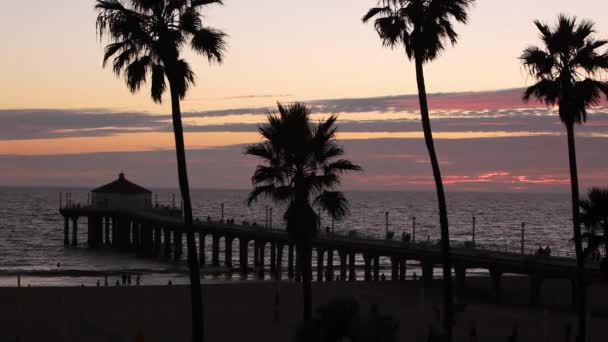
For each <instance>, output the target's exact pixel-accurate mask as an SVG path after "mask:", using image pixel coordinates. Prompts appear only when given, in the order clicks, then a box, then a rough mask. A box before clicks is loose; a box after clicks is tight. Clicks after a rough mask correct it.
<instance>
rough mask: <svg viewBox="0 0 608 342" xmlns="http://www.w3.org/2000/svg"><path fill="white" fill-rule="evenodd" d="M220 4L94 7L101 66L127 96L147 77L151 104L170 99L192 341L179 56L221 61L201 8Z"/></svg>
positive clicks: (129, 1)
mask: <svg viewBox="0 0 608 342" xmlns="http://www.w3.org/2000/svg"><path fill="white" fill-rule="evenodd" d="M221 3H222V2H221V1H220V0H154V1H152V0H124V1H119V0H97V3H96V4H95V9H96V10H97V11H98V17H97V31H98V33H99V36H100V38H103V37H104V36H107V37H108V38H109V41H110V43H109V44H108V45H107V46H106V48H105V55H104V66H105V65H106V63H107V62H108V61H109V60H110V59H112V58H113V70H114V72H115V73H116V74H117V75H121V74H124V77H125V81H126V83H127V86H128V87H129V90H131V92H136V91H138V90H139V89H140V87H141V86H142V85H143V84H144V83H145V82H146V80H148V77H149V80H150V83H151V90H150V93H151V96H152V100H154V102H157V103H160V102H161V101H162V97H163V94H164V93H165V92H166V91H167V90H168V91H169V93H170V95H171V108H172V114H173V131H174V133H175V150H176V154H177V170H178V176H179V187H180V191H181V195H182V200H183V209H184V228H185V230H186V235H187V247H188V266H189V268H190V284H191V296H192V298H191V300H192V339H193V341H197V342H198V341H202V340H203V338H204V329H203V328H204V326H203V308H202V295H201V287H200V270H199V264H198V257H197V251H196V245H195V241H194V231H193V226H192V204H191V201H190V190H189V185H188V173H187V168H186V154H185V150H184V137H183V128H182V119H181V109H180V100H181V99H183V98H184V97H185V96H186V92H187V91H188V89H189V88H190V87H191V86H192V85H193V84H194V77H195V76H194V73H193V72H192V70H191V68H190V65H189V64H188V62H187V61H186V60H184V59H183V58H182V57H181V50H182V49H183V48H184V46H185V45H186V44H189V45H190V47H191V48H192V49H193V50H194V51H195V52H197V53H200V54H202V55H203V56H205V57H207V58H208V60H209V61H210V62H211V61H216V62H221V61H222V57H223V53H224V48H225V40H224V39H225V34H224V33H222V32H220V31H217V30H215V29H213V28H209V27H207V26H205V25H204V24H203V22H202V19H201V17H202V15H201V10H202V9H203V8H204V7H205V6H207V5H210V4H221ZM167 86H168V89H167Z"/></svg>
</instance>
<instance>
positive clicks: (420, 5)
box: [362, 0, 475, 63]
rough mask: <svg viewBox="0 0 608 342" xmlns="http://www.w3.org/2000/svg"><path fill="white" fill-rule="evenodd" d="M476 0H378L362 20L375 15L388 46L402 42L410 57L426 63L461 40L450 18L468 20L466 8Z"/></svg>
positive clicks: (379, 30)
mask: <svg viewBox="0 0 608 342" xmlns="http://www.w3.org/2000/svg"><path fill="white" fill-rule="evenodd" d="M474 2H475V0H379V1H378V7H374V8H371V9H370V10H369V11H368V12H367V14H365V16H363V19H362V20H363V22H364V23H366V22H368V21H369V20H370V19H372V18H374V17H375V18H376V19H375V21H374V27H375V28H376V31H377V32H378V34H379V35H380V38H381V39H382V43H383V44H384V45H385V46H389V47H396V46H398V45H403V46H404V47H405V52H406V53H407V56H408V58H409V59H410V60H411V59H414V58H419V59H420V60H421V61H422V62H423V63H424V62H429V61H432V60H434V59H435V58H437V57H438V56H439V53H441V51H443V49H444V48H445V45H446V42H447V41H449V42H450V43H451V44H452V45H454V44H456V42H457V41H458V33H456V31H455V30H454V27H453V24H452V21H451V19H452V18H453V19H454V20H456V21H457V22H460V23H463V24H464V23H466V22H467V20H468V15H467V10H468V8H469V7H470V6H471V5H472V4H473V3H474Z"/></svg>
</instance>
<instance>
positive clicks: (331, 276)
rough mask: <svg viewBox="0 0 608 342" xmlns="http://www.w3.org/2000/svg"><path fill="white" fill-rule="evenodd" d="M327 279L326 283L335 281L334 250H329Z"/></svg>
mask: <svg viewBox="0 0 608 342" xmlns="http://www.w3.org/2000/svg"><path fill="white" fill-rule="evenodd" d="M326 278H327V279H325V280H326V281H333V280H334V251H333V250H332V249H328V250H327V277H326Z"/></svg>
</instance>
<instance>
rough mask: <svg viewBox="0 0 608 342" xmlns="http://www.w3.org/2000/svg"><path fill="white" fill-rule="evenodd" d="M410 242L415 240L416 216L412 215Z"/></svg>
mask: <svg viewBox="0 0 608 342" xmlns="http://www.w3.org/2000/svg"><path fill="white" fill-rule="evenodd" d="M412 242H416V216H412Z"/></svg>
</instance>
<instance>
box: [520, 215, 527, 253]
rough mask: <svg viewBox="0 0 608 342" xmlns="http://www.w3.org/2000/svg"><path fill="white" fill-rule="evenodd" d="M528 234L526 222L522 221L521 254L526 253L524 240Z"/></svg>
mask: <svg viewBox="0 0 608 342" xmlns="http://www.w3.org/2000/svg"><path fill="white" fill-rule="evenodd" d="M525 235H526V223H525V222H522V223H521V255H524V240H525Z"/></svg>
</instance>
